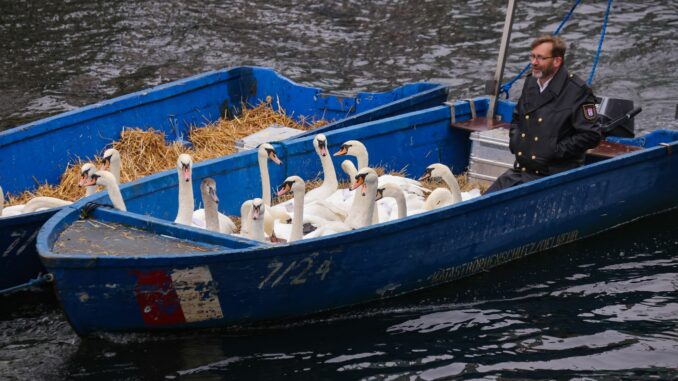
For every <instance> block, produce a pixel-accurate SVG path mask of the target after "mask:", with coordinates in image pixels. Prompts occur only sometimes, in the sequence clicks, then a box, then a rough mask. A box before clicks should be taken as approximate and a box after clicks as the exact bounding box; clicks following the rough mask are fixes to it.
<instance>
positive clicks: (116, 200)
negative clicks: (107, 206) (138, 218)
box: [106, 184, 127, 212]
mask: <svg viewBox="0 0 678 381" xmlns="http://www.w3.org/2000/svg"><path fill="white" fill-rule="evenodd" d="M106 190H107V191H108V198H110V199H111V202H112V203H113V207H114V208H115V209H118V210H121V211H123V212H126V211H127V207H126V206H125V201H124V200H123V198H122V194H121V193H120V188H119V187H118V184H106Z"/></svg>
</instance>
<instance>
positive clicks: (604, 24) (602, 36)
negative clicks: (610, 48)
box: [586, 0, 612, 86]
mask: <svg viewBox="0 0 678 381" xmlns="http://www.w3.org/2000/svg"><path fill="white" fill-rule="evenodd" d="M610 8H612V0H608V1H607V9H606V10H605V19H604V20H603V28H602V29H601V31H600V41H599V42H598V51H597V52H596V58H595V59H594V60H593V67H592V68H591V74H590V75H589V80H588V81H586V83H587V84H588V85H589V86H591V82H593V75H594V74H595V73H596V65H598V58H600V51H601V50H602V49H603V40H604V39H605V29H607V18H608V16H609V15H610Z"/></svg>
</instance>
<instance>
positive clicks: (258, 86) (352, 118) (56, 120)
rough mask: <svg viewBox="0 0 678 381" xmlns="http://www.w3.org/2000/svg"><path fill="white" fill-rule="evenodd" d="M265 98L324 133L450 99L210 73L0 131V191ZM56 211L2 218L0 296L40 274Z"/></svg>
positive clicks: (430, 86) (441, 92) (436, 91)
mask: <svg viewBox="0 0 678 381" xmlns="http://www.w3.org/2000/svg"><path fill="white" fill-rule="evenodd" d="M267 97H268V98H269V99H270V100H271V104H272V106H273V107H274V109H276V110H277V109H278V107H282V108H283V109H284V110H285V112H286V114H287V115H290V116H292V117H294V118H295V119H296V120H297V121H301V120H302V119H305V120H307V121H308V120H327V121H330V122H331V123H330V124H329V125H327V126H324V127H322V128H321V129H320V130H322V131H329V130H332V129H335V128H339V127H344V126H348V125H352V124H358V123H363V122H367V121H371V120H375V119H378V118H383V117H388V116H393V115H396V114H399V113H404V112H409V111H414V110H420V109H424V108H427V107H432V106H435V105H440V104H442V103H443V102H445V101H446V100H447V88H446V87H444V86H441V85H439V84H434V83H424V82H420V83H412V84H407V85H404V86H401V87H398V88H396V89H393V90H391V91H386V92H379V93H372V92H360V93H358V94H356V95H355V96H341V95H332V94H328V93H326V92H324V91H323V90H321V89H318V88H314V87H308V86H302V85H299V84H296V83H294V82H292V81H290V80H289V79H287V78H285V77H283V76H281V75H280V74H278V73H276V72H275V71H273V70H271V69H269V68H262V67H237V68H232V69H228V70H219V71H213V72H208V73H204V74H200V75H197V76H194V77H190V78H187V79H183V80H179V81H176V82H171V83H167V84H164V85H161V86H157V87H155V88H152V89H149V90H143V91H139V92H136V93H133V94H129V95H125V96H122V97H118V98H115V99H111V100H107V101H103V102H100V103H97V104H94V105H90V106H87V107H83V108H80V109H77V110H74V111H70V112H66V113H63V114H59V115H56V116H53V117H50V118H46V119H42V120H39V121H36V122H32V123H29V124H26V125H23V126H19V127H16V128H14V129H11V130H7V131H3V132H0V168H2V171H1V172H0V186H2V188H3V190H4V192H5V193H13V194H18V193H21V192H23V191H25V190H29V189H35V186H36V181H38V182H40V183H43V184H44V183H45V182H47V183H50V184H58V182H59V177H60V176H61V174H62V173H64V170H65V169H66V166H67V165H68V164H69V162H73V161H74V160H75V159H77V158H92V157H94V156H95V155H98V154H101V152H103V150H104V149H105V148H106V146H107V145H108V144H110V143H111V142H113V141H115V140H117V139H119V137H120V132H121V131H122V130H123V128H125V127H136V128H141V129H147V128H153V129H155V130H158V131H162V132H163V133H164V134H165V136H166V138H167V139H168V140H169V141H174V140H181V139H182V138H183V137H184V136H188V131H189V128H190V127H191V126H192V125H193V126H202V125H204V124H206V123H209V122H214V121H216V120H218V119H219V118H220V117H223V116H224V115H228V116H233V115H235V116H237V115H239V113H240V112H241V107H242V104H243V102H245V103H246V104H248V105H252V106H255V105H258V104H259V103H261V102H264V101H266V100H267ZM29 155H30V156H29ZM57 211H58V209H50V210H46V211H42V212H35V213H28V214H24V215H20V216H16V217H5V218H0V290H3V289H8V288H10V287H16V286H17V285H22V284H25V283H26V282H29V281H30V280H31V279H32V278H35V277H36V276H38V274H39V273H40V272H44V271H45V270H44V269H43V267H42V266H41V264H40V260H39V257H38V254H37V251H36V250H35V238H36V236H37V234H38V230H39V228H40V227H41V226H42V225H43V224H44V223H45V222H46V221H47V220H48V219H49V218H50V217H52V216H53V215H54V214H55V213H56V212H57ZM29 283H30V282H29Z"/></svg>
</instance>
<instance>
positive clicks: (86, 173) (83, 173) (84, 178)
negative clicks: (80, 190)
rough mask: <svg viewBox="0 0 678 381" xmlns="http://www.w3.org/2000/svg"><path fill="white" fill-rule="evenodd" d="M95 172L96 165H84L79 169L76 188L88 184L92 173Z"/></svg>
mask: <svg viewBox="0 0 678 381" xmlns="http://www.w3.org/2000/svg"><path fill="white" fill-rule="evenodd" d="M96 171H97V167H96V165H94V164H92V163H85V164H83V165H82V167H80V181H78V186H80V187H83V186H85V184H86V183H88V182H89V181H90V180H91V178H92V175H93V174H94V172H96Z"/></svg>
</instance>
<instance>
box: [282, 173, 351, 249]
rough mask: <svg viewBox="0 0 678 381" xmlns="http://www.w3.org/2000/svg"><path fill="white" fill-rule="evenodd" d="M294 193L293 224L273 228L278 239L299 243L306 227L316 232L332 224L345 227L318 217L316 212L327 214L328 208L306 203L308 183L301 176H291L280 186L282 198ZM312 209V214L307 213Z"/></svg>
mask: <svg viewBox="0 0 678 381" xmlns="http://www.w3.org/2000/svg"><path fill="white" fill-rule="evenodd" d="M290 191H291V192H293V193H294V212H293V214H292V223H291V224H290V223H279V222H277V221H276V224H275V226H274V228H273V231H274V233H275V237H276V238H280V239H282V240H285V241H287V242H292V241H297V240H300V239H302V238H303V234H304V227H306V226H308V225H310V227H312V228H313V229H314V230H315V229H319V228H321V227H323V226H327V225H328V224H330V223H331V222H338V223H340V224H341V225H343V222H339V221H337V220H330V221H328V220H327V219H325V218H323V217H322V215H317V214H315V212H321V213H323V212H326V211H328V210H327V208H325V207H321V206H320V203H321V201H319V202H314V203H311V204H309V205H306V204H305V203H304V196H305V193H306V183H305V182H304V180H303V179H302V178H301V177H299V176H290V177H288V178H287V179H285V181H284V182H283V183H282V184H281V185H280V187H279V191H278V195H279V196H282V195H284V194H286V193H288V192H290ZM307 209H310V212H308V211H307Z"/></svg>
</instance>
